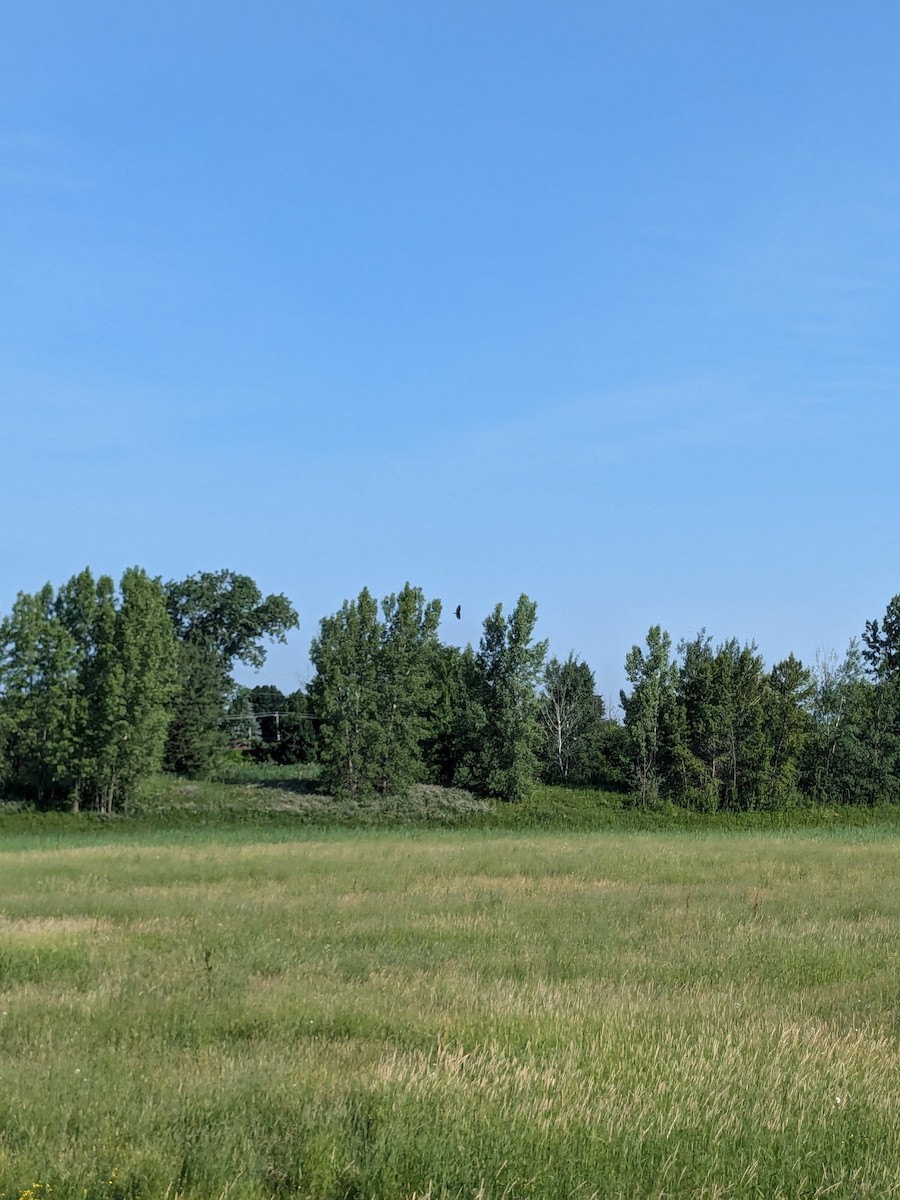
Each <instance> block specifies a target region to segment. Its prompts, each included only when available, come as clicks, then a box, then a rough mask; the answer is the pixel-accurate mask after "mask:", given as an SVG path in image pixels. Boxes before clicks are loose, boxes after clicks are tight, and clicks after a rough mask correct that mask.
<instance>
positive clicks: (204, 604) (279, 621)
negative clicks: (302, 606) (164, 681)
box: [166, 570, 299, 672]
mask: <svg viewBox="0 0 900 1200" xmlns="http://www.w3.org/2000/svg"><path fill="white" fill-rule="evenodd" d="M166 602H167V606H168V610H169V616H170V617H171V619H172V624H173V625H174V627H175V633H176V635H177V637H178V639H179V640H180V641H182V642H194V643H200V644H203V645H211V646H213V647H215V650H216V652H217V653H218V655H219V658H220V660H221V662H222V666H223V669H224V670H225V671H226V672H228V671H230V670H231V669H232V667H233V665H234V663H235V662H241V663H244V664H245V666H250V667H261V666H262V665H263V663H264V662H265V659H266V651H265V647H264V646H263V644H262V642H263V639H264V638H268V639H270V640H273V641H276V642H285V641H286V640H287V634H288V633H289V632H290V630H291V629H296V628H297V626H298V624H299V621H298V618H297V614H296V612H295V611H294V609H293V607H292V605H291V603H290V601H289V600H288V599H287V597H286V596H284V595H271V596H265V597H264V596H263V594H262V592H261V591H260V590H259V588H258V587H257V585H256V584H255V583H254V582H253V580H252V579H251V578H250V577H249V575H239V574H237V573H235V572H234V571H227V570H223V571H201V572H200V573H199V574H197V575H190V576H188V578H187V579H182V580H180V581H179V580H170V581H169V583H167V584H166Z"/></svg>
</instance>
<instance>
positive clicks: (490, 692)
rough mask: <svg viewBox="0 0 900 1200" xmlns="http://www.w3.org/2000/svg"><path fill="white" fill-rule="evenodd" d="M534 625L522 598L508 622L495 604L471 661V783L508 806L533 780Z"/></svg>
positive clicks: (532, 608)
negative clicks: (474, 723)
mask: <svg viewBox="0 0 900 1200" xmlns="http://www.w3.org/2000/svg"><path fill="white" fill-rule="evenodd" d="M536 622H537V604H535V602H534V601H533V600H529V598H528V597H527V596H526V595H524V593H523V594H522V595H521V596H520V597H519V599H518V602H517V603H516V607H515V608H514V609H513V611H512V612H511V613H510V615H509V616H508V617H504V615H503V606H502V605H501V604H498V605H497V606H496V608H495V609H494V611H493V612H492V613H491V614H490V616H488V617H487V618H486V619H485V621H484V632H483V633H482V636H481V642H480V645H479V649H478V653H477V655H476V657H475V664H476V668H477V680H478V684H477V686H478V692H479V700H480V704H479V707H480V709H481V711H482V713H483V717H484V724H483V727H482V729H481V731H480V734H479V737H478V739H477V741H476V742H475V743H474V747H473V749H474V754H473V758H474V762H473V768H474V770H473V771H472V776H473V780H472V782H473V783H474V784H475V786H476V789H477V790H478V791H481V792H483V793H484V794H485V795H488V796H497V797H498V798H500V799H503V800H508V801H510V802H512V803H519V802H521V801H522V800H524V799H526V798H527V797H528V795H529V793H530V791H531V789H532V787H533V784H534V781H535V777H536V774H537V764H538V748H539V746H540V740H541V730H540V723H539V717H538V695H537V688H538V684H539V682H540V678H541V672H542V670H543V665H544V659H545V658H546V655H547V642H546V641H541V642H534V641H533V636H534V627H535V624H536Z"/></svg>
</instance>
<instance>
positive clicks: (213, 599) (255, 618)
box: [165, 570, 298, 776]
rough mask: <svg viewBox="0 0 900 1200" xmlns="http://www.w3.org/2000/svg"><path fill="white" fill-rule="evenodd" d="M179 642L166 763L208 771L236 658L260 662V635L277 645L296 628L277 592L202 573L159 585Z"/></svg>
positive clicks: (216, 753) (230, 695)
mask: <svg viewBox="0 0 900 1200" xmlns="http://www.w3.org/2000/svg"><path fill="white" fill-rule="evenodd" d="M165 591H166V603H167V607H168V612H169V617H170V619H171V621H172V625H173V627H174V630H175V633H176V636H177V638H178V642H179V669H178V677H179V684H180V686H179V691H178V694H177V696H176V697H175V701H174V705H173V718H172V722H171V726H170V735H169V742H168V745H167V747H166V765H167V767H168V768H169V769H170V770H173V771H179V772H183V773H184V774H187V775H191V776H200V775H208V774H209V773H210V772H211V771H212V770H213V769H214V767H215V764H216V762H217V761H218V759H219V758H220V756H221V754H222V752H223V750H224V748H225V746H226V745H227V743H228V730H227V729H226V722H225V721H224V719H223V718H224V717H225V710H226V707H227V705H228V704H229V702H230V701H232V700H234V699H235V696H236V689H235V685H234V681H233V680H232V678H231V671H232V668H233V666H234V664H235V663H236V662H240V663H244V664H245V665H247V666H252V667H260V666H262V664H263V663H264V662H265V658H266V650H265V646H264V644H263V642H264V640H265V639H268V640H270V641H276V642H282V643H283V642H284V641H285V640H286V638H287V634H288V632H289V631H290V630H291V629H295V628H296V627H297V625H298V618H297V614H296V612H295V611H294V609H293V607H292V606H291V604H290V602H289V601H288V599H287V597H285V596H284V595H270V596H265V597H264V596H263V594H262V592H261V591H260V590H259V588H258V587H257V585H256V584H255V583H254V581H253V580H252V579H251V578H250V577H249V576H248V575H240V574H237V573H236V572H234V571H228V570H222V571H203V572H200V573H199V574H197V575H191V576H188V578H187V579H183V580H180V581H179V580H170V581H169V583H167V584H166V586H165Z"/></svg>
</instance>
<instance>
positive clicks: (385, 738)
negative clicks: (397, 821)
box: [310, 583, 441, 798]
mask: <svg viewBox="0 0 900 1200" xmlns="http://www.w3.org/2000/svg"><path fill="white" fill-rule="evenodd" d="M440 613H441V606H440V602H439V601H437V600H432V601H428V602H426V600H425V597H424V594H423V593H422V590H421V589H420V588H414V587H412V586H411V585H410V584H409V583H407V584H406V585H405V586H404V588H403V589H402V591H401V592H400V593H399V594H396V595H395V594H391V595H390V596H387V597H386V598H385V599H384V600H383V601H382V604H381V614H382V616H379V608H378V604H377V602H376V600H375V599H374V597H373V596H372V594H371V593H370V592H369V590H368V589H367V588H364V589H363V591H362V592H360V594H359V597H358V598H357V599H356V600H355V601H345V602H344V605H343V606H342V608H341V610H340V612H339V613H337V614H335V615H334V616H333V617H326V618H323V620H322V622H321V625H320V632H319V636H318V637H317V638H315V639H314V640H313V643H312V648H311V650H310V658H311V660H312V662H313V664H314V665H315V668H316V677H315V679H314V680H313V683H312V686H311V688H310V700H311V704H312V709H313V712H314V713H315V715H316V717H317V718H318V719H319V722H320V730H319V761H320V762H321V764H322V770H323V779H324V781H325V784H326V787H328V788H330V789H331V790H333V791H334V792H335V793H336V794H338V795H347V796H350V797H353V798H357V797H362V796H365V795H367V794H369V793H371V792H373V791H377V792H379V793H380V794H381V795H389V794H402V793H403V792H404V791H406V790H407V789H408V788H409V787H410V786H411V785H412V784H413V783H416V782H419V781H420V780H422V779H423V778H424V776H425V764H424V756H423V749H422V747H423V743H424V741H425V739H426V737H427V735H428V733H429V723H428V713H429V711H430V709H431V708H432V706H433V704H434V702H435V699H436V696H437V692H438V689H437V686H436V682H435V664H436V661H437V657H438V641H437V626H438V622H439V620H440Z"/></svg>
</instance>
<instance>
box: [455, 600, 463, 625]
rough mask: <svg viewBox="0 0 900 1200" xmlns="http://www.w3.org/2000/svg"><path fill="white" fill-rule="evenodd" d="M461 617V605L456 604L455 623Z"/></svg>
mask: <svg viewBox="0 0 900 1200" xmlns="http://www.w3.org/2000/svg"><path fill="white" fill-rule="evenodd" d="M461 616H462V605H461V604H457V606H456V619H457V621H458V620H459V618H460V617H461Z"/></svg>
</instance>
